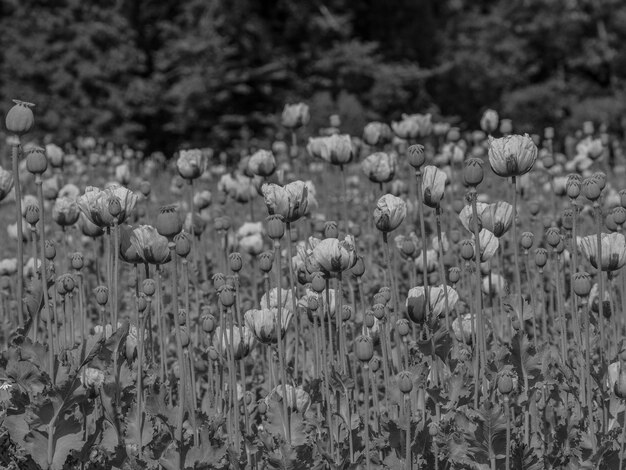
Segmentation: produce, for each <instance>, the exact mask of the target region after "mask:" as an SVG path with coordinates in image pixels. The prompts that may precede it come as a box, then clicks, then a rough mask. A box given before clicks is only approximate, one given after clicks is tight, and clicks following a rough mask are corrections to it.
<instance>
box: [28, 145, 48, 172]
mask: <svg viewBox="0 0 626 470" xmlns="http://www.w3.org/2000/svg"><path fill="white" fill-rule="evenodd" d="M26 169H27V170H28V171H29V172H30V173H32V174H33V175H41V174H42V173H44V172H45V171H46V170H47V169H48V158H47V157H46V151H45V150H44V149H42V148H41V147H31V148H30V149H29V150H28V152H26Z"/></svg>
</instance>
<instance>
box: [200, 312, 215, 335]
mask: <svg viewBox="0 0 626 470" xmlns="http://www.w3.org/2000/svg"><path fill="white" fill-rule="evenodd" d="M216 326H217V321H216V320H215V317H214V316H213V315H211V314H210V313H209V314H207V315H205V316H204V317H202V331H204V332H205V333H209V334H210V333H213V331H214V330H215V327H216Z"/></svg>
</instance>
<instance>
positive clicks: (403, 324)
mask: <svg viewBox="0 0 626 470" xmlns="http://www.w3.org/2000/svg"><path fill="white" fill-rule="evenodd" d="M396 331H397V332H398V334H399V335H400V336H406V335H408V334H409V333H410V332H411V325H409V322H408V320H407V319H406V318H400V319H399V320H398V321H396Z"/></svg>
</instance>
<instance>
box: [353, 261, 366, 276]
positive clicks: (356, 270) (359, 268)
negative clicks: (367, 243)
mask: <svg viewBox="0 0 626 470" xmlns="http://www.w3.org/2000/svg"><path fill="white" fill-rule="evenodd" d="M352 274H354V275H355V276H356V277H361V276H363V274H365V262H364V261H363V257H362V256H357V258H356V263H355V264H354V266H352Z"/></svg>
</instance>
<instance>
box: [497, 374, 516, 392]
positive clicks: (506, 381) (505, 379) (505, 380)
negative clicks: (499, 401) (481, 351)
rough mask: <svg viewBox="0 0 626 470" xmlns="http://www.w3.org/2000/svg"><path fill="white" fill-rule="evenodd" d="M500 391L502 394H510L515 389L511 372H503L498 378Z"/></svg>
mask: <svg viewBox="0 0 626 470" xmlns="http://www.w3.org/2000/svg"><path fill="white" fill-rule="evenodd" d="M498 391H499V392H500V393H501V394H502V395H508V394H509V393H511V392H512V391H513V378H512V377H511V376H510V375H509V374H502V375H500V377H499V378H498Z"/></svg>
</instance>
